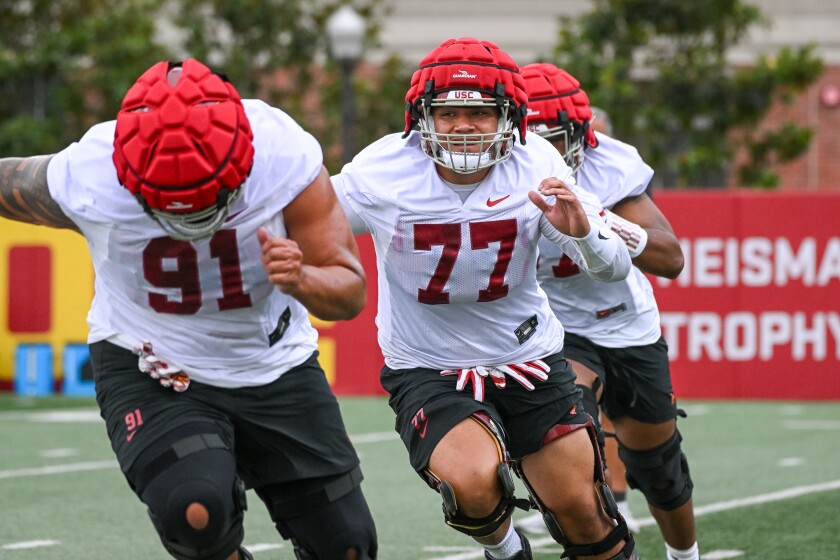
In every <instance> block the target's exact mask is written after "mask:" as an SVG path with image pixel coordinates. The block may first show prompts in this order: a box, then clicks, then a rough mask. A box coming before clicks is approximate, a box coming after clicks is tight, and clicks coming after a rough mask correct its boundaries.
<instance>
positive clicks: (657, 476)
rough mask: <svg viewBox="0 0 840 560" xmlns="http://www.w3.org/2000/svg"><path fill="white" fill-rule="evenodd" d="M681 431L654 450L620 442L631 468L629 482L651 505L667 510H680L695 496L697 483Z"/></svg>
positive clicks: (628, 469)
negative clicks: (629, 446) (691, 474)
mask: <svg viewBox="0 0 840 560" xmlns="http://www.w3.org/2000/svg"><path fill="white" fill-rule="evenodd" d="M681 441H682V436H681V435H680V432H679V430H677V431H675V432H674V435H673V436H672V437H671V439H669V440H668V441H666V442H665V443H663V444H662V445H660V446H659V447H656V448H654V449H650V450H648V451H633V450H632V449H628V448H626V447H625V446H624V445H622V444H621V442H620V441H619V442H618V454H619V456H620V457H621V460H622V462H623V463H624V466H625V467H626V469H627V484H628V485H629V486H630V488H635V489H638V490H640V491H641V492H642V494H644V495H645V499H646V500H647V501H648V503H650V504H651V505H653V506H655V507H657V508H659V509H661V510H664V511H671V510H674V509H677V508H678V507H680V506H681V505H683V504H684V503H686V502H687V501H688V500H689V499H690V498H691V493H692V489H693V488H694V483H693V482H692V481H691V476H689V471H688V460H687V459H686V457H685V455H684V454H683V452H682V451H681V449H680V442H681Z"/></svg>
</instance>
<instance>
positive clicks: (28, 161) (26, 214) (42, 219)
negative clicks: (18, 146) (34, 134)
mask: <svg viewBox="0 0 840 560" xmlns="http://www.w3.org/2000/svg"><path fill="white" fill-rule="evenodd" d="M52 157H53V156H52V155H48V156H33V157H28V158H5V159H0V218H8V219H10V220H15V221H18V222H26V223H29V224H35V225H39V226H49V227H54V228H64V229H72V230H75V231H79V228H78V226H76V224H75V223H73V221H72V220H71V219H70V218H68V217H67V215H66V214H65V213H64V212H63V211H62V210H61V207H60V206H59V205H58V203H57V202H56V201H55V200H53V198H52V196H51V195H50V189H49V187H48V186H47V164H48V163H49V162H50V160H51V159H52Z"/></svg>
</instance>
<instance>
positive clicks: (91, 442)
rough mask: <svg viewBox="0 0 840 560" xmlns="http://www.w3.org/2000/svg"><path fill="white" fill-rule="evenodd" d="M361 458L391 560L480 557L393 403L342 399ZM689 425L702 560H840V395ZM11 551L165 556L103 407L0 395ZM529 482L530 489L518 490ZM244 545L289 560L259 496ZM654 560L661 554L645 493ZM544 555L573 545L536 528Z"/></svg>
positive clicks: (737, 410)
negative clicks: (444, 506) (400, 430)
mask: <svg viewBox="0 0 840 560" xmlns="http://www.w3.org/2000/svg"><path fill="white" fill-rule="evenodd" d="M340 402H341V406H342V410H343V411H344V415H345V420H346V422H347V427H348V431H349V432H350V434H351V437H352V439H353V442H354V444H355V445H356V448H357V450H358V452H359V455H360V456H361V458H362V467H363V469H364V471H365V476H366V480H365V482H364V491H365V494H366V496H367V498H368V500H369V502H370V504H371V508H372V510H373V514H374V517H375V519H376V522H377V529H378V531H379V541H380V556H379V557H380V559H382V560H470V559H475V560H480V559H481V558H483V555H482V552H481V550H480V549H479V548H478V547H476V546H474V545H472V544H471V543H470V541H469V539H468V538H467V537H465V536H464V535H461V534H459V533H456V532H455V531H452V530H451V529H448V528H446V527H445V526H444V525H443V522H442V514H441V512H440V499H439V497H438V496H437V495H436V494H435V493H433V492H432V491H430V490H429V489H428V487H427V486H426V485H425V483H423V482H422V481H421V480H420V478H419V477H417V476H416V475H415V474H414V473H413V472H412V471H411V469H410V467H409V466H408V459H407V456H406V452H405V450H404V448H403V446H402V443H401V442H400V441H399V439H398V438H397V436H396V434H395V433H394V432H393V416H392V413H391V410H390V409H389V408H388V405H387V402H386V400H385V399H384V398H379V397H372V398H342V399H340ZM680 404H681V406H682V407H683V408H685V409H686V411H687V412H688V415H689V416H688V418H686V419H681V420H680V423H679V426H680V431H681V432H682V433H683V435H684V438H685V440H684V446H685V449H686V452H687V454H688V456H689V461H690V464H691V469H692V477H693V479H694V480H695V484H696V488H695V505H696V510H697V514H698V520H697V521H698V532H699V535H700V546H701V552H702V557H703V558H704V560H722V559H726V558H744V559H750V558H761V559H762V560H788V559H790V558H840V531H838V529H839V528H840V526H838V525H837V511H838V510H837V505H836V504H837V503H838V501H839V500H840V455H838V453H840V403H816V404H811V403H799V402H796V403H791V402H751V401H749V402H734V401H682V402H681V403H680ZM0 441H3V443H4V445H3V453H2V454H0V559H2V560H6V559H10V560H17V559H27V560H31V559H34V560H59V559H60V560H77V559H78V560H81V559H86V558H95V559H96V558H101V559H103V560H105V559H113V558H119V559H126V560H135V559H136V560H146V559H148V560H153V559H154V560H157V559H160V560H164V559H165V558H167V556H166V554H165V553H164V552H163V549H162V547H161V546H160V544H159V542H158V540H157V535H156V534H155V532H154V530H153V529H152V526H151V523H150V522H149V520H148V518H147V516H146V513H145V510H144V508H143V506H142V504H141V503H140V502H139V501H138V500H137V499H136V498H135V497H134V496H133V495H132V494H131V492H130V490H129V489H128V486H127V484H126V483H125V480H124V479H123V477H122V475H121V473H120V472H119V470H118V469H117V467H116V461H115V460H114V457H113V455H112V453H111V450H110V446H109V443H108V441H107V438H106V436H105V429H104V424H103V422H102V421H101V420H100V419H99V416H98V412H97V410H96V408H95V403H94V402H93V401H92V400H88V399H68V398H62V397H51V398H46V399H21V398H18V397H14V396H11V395H0ZM520 488H521V487H520ZM248 498H249V508H250V509H249V511H248V513H247V514H246V537H245V544H246V546H248V547H249V548H250V549H251V550H252V551H253V552H254V557H255V558H256V560H276V559H283V560H286V559H288V560H291V559H293V558H294V555H293V554H292V551H291V547H290V546H288V545H287V544H286V543H284V542H283V541H282V540H281V539H280V537H279V536H278V535H277V533H276V532H275V530H274V528H273V526H272V525H271V522H270V520H269V519H268V514H267V513H266V512H265V510H264V509H263V507H262V503H261V502H260V501H259V500H258V499H257V497H256V495H255V494H253V492H249V496H248ZM630 500H631V507H632V509H633V511H634V513H635V514H636V516H637V517H639V518H640V519H641V521H642V526H643V528H642V530H641V531H640V533H639V535H638V536H637V539H638V542H639V549H640V552H641V555H642V557H643V558H646V559H651V558H652V559H659V558H662V557H663V555H664V553H663V548H662V544H661V539H660V538H659V535H658V531H657V530H656V528H655V526H654V524H653V521H652V519H651V518H650V516H649V515H648V514H647V512H646V509H645V507H644V503H643V501H642V499H641V496H640V495H639V494H638V493H635V492H633V493H631V495H630ZM531 542H532V544H533V545H534V554H535V558H536V559H541V558H545V559H548V558H559V555H560V553H561V548H560V547H559V546H558V545H556V544H554V543H553V541H552V540H551V539H550V538H548V537H546V536H534V537H533V538H532V539H531Z"/></svg>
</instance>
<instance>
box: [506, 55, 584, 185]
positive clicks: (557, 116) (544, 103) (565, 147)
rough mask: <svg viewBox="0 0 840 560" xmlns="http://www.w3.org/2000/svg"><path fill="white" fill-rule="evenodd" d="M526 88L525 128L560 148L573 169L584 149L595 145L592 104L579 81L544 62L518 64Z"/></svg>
mask: <svg viewBox="0 0 840 560" xmlns="http://www.w3.org/2000/svg"><path fill="white" fill-rule="evenodd" d="M522 77H523V78H524V79H525V87H526V90H527V92H528V129H529V130H530V131H531V132H535V133H536V134H538V135H540V136H542V137H543V138H546V139H547V140H549V141H551V142H552V143H553V144H554V145H555V146H556V147H558V148H562V151H563V159H564V160H566V163H567V164H568V166H569V167H571V168H572V171H574V172H575V173H576V172H577V171H578V170H579V169H580V167H581V166H582V165H583V162H584V158H585V150H586V148H587V147H590V148H594V147H596V146H597V145H598V139H597V138H596V137H595V132H594V131H593V130H592V127H591V124H592V108H591V107H590V106H589V97H588V96H587V95H586V92H585V91H583V90H582V89H581V87H580V82H579V81H578V80H577V79H576V78H575V77H574V76H572V75H571V74H569V73H568V72H566V71H565V70H563V69H562V68H558V67H557V66H555V65H553V64H550V63H547V62H537V63H534V64H528V65H526V66H524V67H523V68H522Z"/></svg>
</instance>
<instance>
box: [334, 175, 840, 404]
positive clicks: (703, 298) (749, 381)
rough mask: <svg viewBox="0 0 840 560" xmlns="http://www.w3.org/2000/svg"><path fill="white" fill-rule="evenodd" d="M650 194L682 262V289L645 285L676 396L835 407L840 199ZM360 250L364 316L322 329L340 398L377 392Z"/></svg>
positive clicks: (367, 259)
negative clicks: (332, 354) (657, 315)
mask: <svg viewBox="0 0 840 560" xmlns="http://www.w3.org/2000/svg"><path fill="white" fill-rule="evenodd" d="M655 197H656V204H657V205H658V206H659V207H660V208H661V209H662V211H663V212H664V213H665V214H666V216H668V219H669V221H670V222H671V224H672V225H673V227H674V230H675V231H676V233H677V236H678V237H679V238H680V241H681V243H682V246H683V252H684V254H685V257H686V266H685V269H684V270H683V273H682V274H681V275H680V277H679V278H678V279H677V280H675V281H666V280H663V279H660V278H656V279H653V278H652V279H651V280H652V283H653V285H654V289H655V291H656V296H657V300H658V301H659V307H660V310H661V312H662V326H663V334H664V335H665V338H666V340H667V341H668V344H669V347H670V352H671V359H672V362H671V367H672V377H673V379H674V385H675V388H676V391H677V395H678V396H679V397H683V398H733V399H741V398H749V399H790V400H795V399H820V400H836V399H840V193H819V194H799V193H790V194H788V193H779V192H775V193H767V194H764V193H752V192H749V193H741V192H721V191H692V192H661V193H657V194H656V195H655ZM358 241H359V243H360V246H361V249H362V252H363V258H364V264H365V270H366V271H367V274H368V285H369V294H368V304H367V307H366V309H365V311H364V312H363V313H362V315H361V316H360V317H359V318H357V319H355V320H353V321H350V322H344V323H334V324H331V325H330V326H329V328H328V329H325V328H322V329H321V332H322V334H323V335H324V336H326V337H332V338H334V339H335V342H336V344H335V347H336V360H335V363H336V375H335V381H334V385H333V387H334V389H335V391H336V392H337V393H340V394H378V393H382V390H381V388H380V387H379V370H380V368H381V366H382V355H381V353H380V352H379V349H378V347H377V345H376V330H375V326H374V316H375V312H376V311H375V310H376V281H377V280H376V264H375V259H374V256H373V247H372V244H371V243H370V239H368V238H367V236H360V237H359V238H358ZM401 320H406V321H410V320H411V318H410V317H403V318H401Z"/></svg>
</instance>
